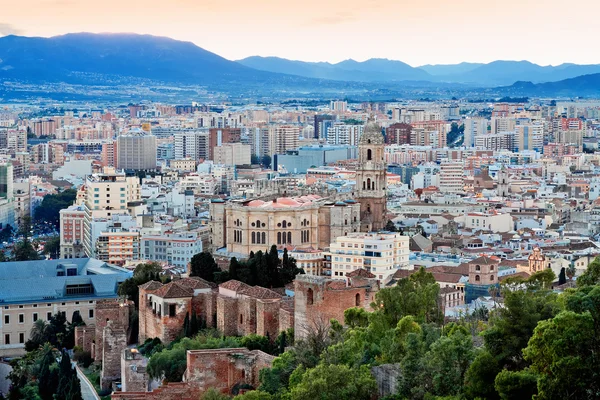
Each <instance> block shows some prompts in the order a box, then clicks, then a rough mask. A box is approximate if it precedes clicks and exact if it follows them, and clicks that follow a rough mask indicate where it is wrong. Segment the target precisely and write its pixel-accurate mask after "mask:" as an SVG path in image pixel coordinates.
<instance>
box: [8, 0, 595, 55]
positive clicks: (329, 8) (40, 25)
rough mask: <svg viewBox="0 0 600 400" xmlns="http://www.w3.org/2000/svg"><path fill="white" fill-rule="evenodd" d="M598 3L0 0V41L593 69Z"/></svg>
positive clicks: (521, 0)
mask: <svg viewBox="0 0 600 400" xmlns="http://www.w3.org/2000/svg"><path fill="white" fill-rule="evenodd" d="M599 14H600V1H598V0H576V1H574V2H565V1H564V0H503V1H493V0H491V1H482V0H410V1H408V0H391V1H387V2H386V1H381V0H379V1H377V0H345V1H341V0H300V1H294V0H0V36H4V35H8V34H17V35H23V36H45V37H48V36H54V35H60V34H64V33H70V32H133V33H144V34H152V35H159V36H168V37H171V38H174V39H179V40H187V41H191V42H194V43H195V44H197V45H198V46H200V47H202V48H205V49H207V50H209V51H212V52H215V53H217V54H219V55H221V56H223V57H225V58H228V59H231V60H236V59H240V58H244V57H248V56H253V55H260V56H278V57H284V58H288V59H294V60H303V61H329V62H338V61H342V60H345V59H349V58H352V59H355V60H358V61H363V60H366V59H368V58H375V57H377V58H389V59H394V60H401V61H404V62H406V63H408V64H410V65H412V66H419V65H423V64H453V63H458V62H463V61H468V62H490V61H494V60H529V61H532V62H535V63H537V64H541V65H548V64H552V65H557V64H560V63H563V62H572V63H579V64H596V63H600V53H598V52H597V51H596V42H597V39H596V38H597V28H596V26H597V21H596V20H595V19H596V18H597V15H599Z"/></svg>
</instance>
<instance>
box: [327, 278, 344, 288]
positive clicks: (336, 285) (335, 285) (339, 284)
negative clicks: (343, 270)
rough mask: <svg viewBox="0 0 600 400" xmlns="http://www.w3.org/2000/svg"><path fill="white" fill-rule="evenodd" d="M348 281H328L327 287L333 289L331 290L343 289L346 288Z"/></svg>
mask: <svg viewBox="0 0 600 400" xmlns="http://www.w3.org/2000/svg"><path fill="white" fill-rule="evenodd" d="M346 288H347V286H346V282H344V281H338V280H335V281H331V282H328V283H327V289H331V290H342V289H346Z"/></svg>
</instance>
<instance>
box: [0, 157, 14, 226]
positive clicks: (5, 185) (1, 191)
mask: <svg viewBox="0 0 600 400" xmlns="http://www.w3.org/2000/svg"><path fill="white" fill-rule="evenodd" d="M13 190H14V189H13V166H12V164H11V163H4V164H0V229H4V228H5V227H6V226H7V225H10V226H12V227H14V226H15V202H14V191H13Z"/></svg>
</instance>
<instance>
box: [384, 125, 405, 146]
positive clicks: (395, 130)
mask: <svg viewBox="0 0 600 400" xmlns="http://www.w3.org/2000/svg"><path fill="white" fill-rule="evenodd" d="M411 131H412V126H411V125H410V124H404V123H396V124H392V125H390V126H388V127H387V128H385V143H386V144H410V132H411Z"/></svg>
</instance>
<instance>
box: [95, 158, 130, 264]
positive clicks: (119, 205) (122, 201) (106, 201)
mask: <svg viewBox="0 0 600 400" xmlns="http://www.w3.org/2000/svg"><path fill="white" fill-rule="evenodd" d="M140 200H141V188H140V182H139V178H138V177H137V176H126V175H125V174H123V173H117V172H115V170H114V169H110V168H105V171H104V173H102V174H93V175H89V176H87V177H86V181H85V199H84V202H83V206H84V211H85V224H84V237H83V244H84V249H85V254H86V255H87V256H88V257H93V256H94V251H93V249H94V242H95V238H93V237H92V236H93V235H92V224H93V223H94V220H96V219H107V218H110V217H112V216H114V215H128V214H129V208H128V205H129V204H130V203H132V202H136V201H140Z"/></svg>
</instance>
